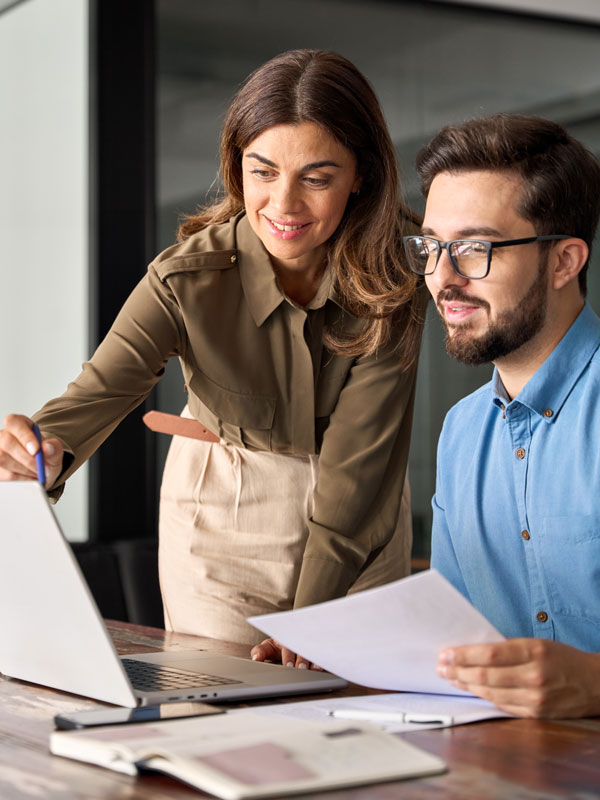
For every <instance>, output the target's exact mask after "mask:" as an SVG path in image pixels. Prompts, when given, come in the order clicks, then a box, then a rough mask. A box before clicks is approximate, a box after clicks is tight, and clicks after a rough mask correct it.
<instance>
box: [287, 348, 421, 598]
mask: <svg viewBox="0 0 600 800" xmlns="http://www.w3.org/2000/svg"><path fill="white" fill-rule="evenodd" d="M415 378H416V367H415V368H413V369H411V370H409V371H408V372H407V371H404V370H403V369H402V368H401V366H400V363H399V357H398V354H397V352H394V351H393V350H392V349H391V348H390V349H389V350H387V351H380V352H379V353H378V354H376V355H373V356H368V357H362V358H359V359H358V360H357V361H356V363H355V364H354V366H353V367H352V368H351V370H350V373H349V376H348V379H347V381H346V384H345V386H344V388H343V389H342V391H341V393H340V396H339V399H338V402H337V405H336V408H335V410H334V412H333V414H332V415H331V420H330V423H329V426H328V428H327V430H326V431H325V434H324V437H323V444H322V447H321V452H320V455H319V475H318V479H317V484H316V487H315V491H314V511H313V515H312V517H311V518H310V519H309V521H308V529H309V535H308V540H307V544H306V548H305V552H304V557H303V561H302V566H301V570H300V577H299V582H298V588H297V591H296V597H295V602H294V606H295V607H301V606H306V605H311V604H313V603H318V602H322V601H324V600H330V599H332V598H334V597H340V596H343V595H345V594H346V593H347V591H348V589H349V588H350V586H351V585H352V584H353V583H354V582H355V580H356V579H357V577H358V576H359V574H360V572H361V570H362V569H364V567H365V566H366V565H367V564H368V560H369V556H371V554H373V553H374V551H377V550H379V549H380V548H382V547H384V546H385V545H386V544H387V543H388V542H389V541H390V539H391V537H392V535H393V533H394V530H395V527H396V523H397V520H398V516H399V513H400V503H401V499H402V489H403V485H404V477H405V473H406V465H407V461H408V449H409V444H410V430H411V423H412V412H413V404H414V391H415Z"/></svg>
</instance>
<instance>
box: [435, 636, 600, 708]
mask: <svg viewBox="0 0 600 800" xmlns="http://www.w3.org/2000/svg"><path fill="white" fill-rule="evenodd" d="M437 673H438V675H439V676H440V677H442V678H446V679H447V680H448V681H449V682H450V683H451V684H452V686H455V687H457V688H459V689H465V690H466V691H468V692H472V693H473V694H476V695H478V696H479V697H483V698H484V699H485V700H489V701H490V702H491V703H493V704H494V705H495V706H497V707H498V708H500V709H501V710H502V711H507V712H508V713H509V714H515V715H517V716H519V717H536V718H546V719H549V718H555V719H560V718H563V719H565V718H572V717H586V716H587V717H592V716H596V715H600V653H586V652H585V651H583V650H577V649H576V648H574V647H570V646H569V645H566V644H561V643H560V642H554V641H549V640H547V639H508V640H506V641H504V642H496V643H494V644H477V645H467V646H463V647H450V648H447V649H446V650H442V652H441V653H440V655H439V661H438V666H437Z"/></svg>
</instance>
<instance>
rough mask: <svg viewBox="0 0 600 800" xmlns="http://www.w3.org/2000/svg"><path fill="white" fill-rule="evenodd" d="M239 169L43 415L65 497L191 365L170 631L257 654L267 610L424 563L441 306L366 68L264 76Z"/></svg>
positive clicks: (166, 532) (326, 59) (164, 513)
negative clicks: (425, 274) (149, 401)
mask: <svg viewBox="0 0 600 800" xmlns="http://www.w3.org/2000/svg"><path fill="white" fill-rule="evenodd" d="M221 168H222V177H223V183H224V187H225V196H224V198H223V199H222V200H221V201H219V202H217V203H216V204H215V205H211V206H208V207H206V208H204V209H202V210H200V211H199V213H198V214H197V215H194V216H189V217H188V218H187V219H186V220H185V221H184V223H183V225H182V226H181V229H180V237H179V238H180V242H179V244H176V245H175V246H173V247H171V248H169V249H168V250H166V251H165V252H164V253H162V254H160V255H159V256H158V257H157V258H156V259H155V261H154V262H153V263H152V264H151V265H150V267H149V269H148V273H147V275H146V276H145V277H144V279H143V280H142V281H141V282H140V284H139V285H138V286H137V287H136V288H135V289H134V291H133V293H132V294H131V296H130V297H129V299H128V300H127V301H126V303H125V305H124V307H123V308H122V310H121V312H120V313H119V315H118V317H117V319H116V320H115V323H114V325H113V327H112V328H111V330H110V332H109V333H108V335H107V337H106V339H105V340H104V341H103V342H102V343H101V345H100V346H99V348H98V349H97V351H96V352H95V354H94V356H93V357H92V359H91V360H90V362H88V363H87V364H85V365H84V368H83V371H82V372H81V374H80V375H79V377H78V378H77V379H76V380H75V381H74V382H73V383H71V384H70V385H69V387H68V389H67V391H66V392H65V394H64V395H63V396H62V397H60V398H57V399H55V400H52V401H50V402H49V403H47V404H46V405H45V406H44V407H43V408H42V409H41V411H40V412H38V413H37V414H36V415H35V416H34V418H33V419H34V420H35V421H36V422H37V423H38V425H39V427H40V429H41V431H42V435H43V438H44V443H43V452H44V457H45V460H46V464H47V475H48V477H47V483H46V486H47V489H48V492H49V494H50V496H51V497H54V498H57V497H58V496H59V495H60V493H61V491H62V489H63V486H64V483H65V481H66V480H67V479H68V477H69V476H70V475H71V474H72V473H73V472H74V470H75V469H77V468H78V467H79V466H80V465H81V464H82V463H83V462H84V461H85V460H86V459H87V458H89V456H90V455H91V454H92V453H93V452H94V450H95V449H96V448H97V447H98V446H99V445H100V444H101V443H102V441H103V440H104V439H105V438H106V437H107V436H108V435H109V434H110V433H111V431H112V430H114V428H115V427H116V426H117V425H118V423H119V422H120V421H121V420H122V419H123V418H124V417H125V416H126V414H127V413H128V412H130V411H131V410H132V409H133V408H135V407H136V406H137V405H139V404H140V403H141V402H142V401H143V400H144V398H145V397H147V395H148V394H149V392H150V391H151V389H152V387H153V386H154V385H155V383H156V382H157V381H158V380H159V379H160V377H161V375H162V374H163V371H164V367H165V364H166V362H167V360H168V359H169V358H171V357H174V356H177V357H178V358H179V359H180V362H181V366H182V370H183V375H184V379H185V384H186V391H187V406H186V408H185V409H184V412H183V416H187V417H191V418H192V419H194V420H196V421H197V422H198V423H201V424H202V426H204V428H205V429H208V431H209V434H208V435H207V437H206V438H208V439H209V440H210V441H199V440H197V439H192V438H187V437H185V436H175V437H174V439H173V442H172V445H171V449H170V452H169V456H168V458H167V463H166V466H165V473H164V477H163V484H162V489H161V504H160V526H159V527H160V546H159V568H160V579H161V590H162V595H163V603H164V610H165V624H166V627H167V628H169V629H174V630H178V631H184V632H189V633H197V634H201V635H207V636H213V637H217V638H221V639H229V640H234V641H238V642H243V643H248V644H255V643H256V642H258V641H259V640H260V639H261V635H260V633H259V632H258V631H256V630H255V629H254V628H252V627H251V626H249V625H248V624H247V623H246V621H245V618H246V617H247V616H250V615H251V614H259V613H266V612H269V611H278V610H283V609H287V608H290V607H292V606H296V607H298V606H302V605H307V604H311V603H315V602H319V601H323V600H327V599H330V598H333V597H338V596H340V595H344V594H346V592H348V591H349V590H350V589H352V590H356V589H362V588H367V587H368V586H372V585H378V584H381V583H385V582H387V581H389V580H393V579H395V578H398V577H401V576H403V575H405V574H407V572H408V570H409V556H410V544H411V528H410V509H409V500H408V494H407V492H406V491H404V493H403V486H404V483H405V472H406V462H407V455H408V445H409V436H410V424H411V416H412V403H413V392H414V381H415V362H416V356H417V350H418V345H419V338H420V331H421V316H422V314H421V310H422V303H421V300H420V299H419V296H418V295H417V294H415V279H414V277H413V276H412V274H411V273H410V272H409V271H408V270H407V269H406V267H405V265H404V263H403V256H402V255H401V236H402V234H403V233H404V232H405V231H406V230H410V229H411V225H412V223H413V222H414V220H413V219H412V216H411V214H410V212H408V211H407V210H406V209H404V208H403V207H402V206H401V205H400V204H399V201H398V198H397V188H398V187H397V172H396V162H395V153H394V149H393V146H392V143H391V141H390V137H389V134H388V132H387V129H386V126H385V122H384V120H383V117H382V114H381V110H380V108H379V105H378V102H377V99H376V98H375V95H374V94H373V91H372V89H371V88H370V86H369V84H368V83H367V82H366V80H365V79H364V77H363V76H362V75H361V74H360V73H359V72H358V71H357V70H356V68H355V67H354V66H353V65H352V64H351V63H350V62H349V61H347V60H346V59H344V58H343V57H341V56H339V55H337V54H335V53H330V52H326V51H310V50H298V51H291V52H288V53H284V54H282V55H280V56H278V57H276V58H274V59H272V60H271V61H269V62H268V63H267V64H265V65H263V66H262V67H260V68H259V69H258V70H257V71H256V72H255V73H253V74H252V75H251V76H250V77H249V79H248V80H247V82H246V83H245V84H244V86H243V87H242V88H241V89H240V91H239V92H238V94H237V96H236V97H235V99H234V100H233V103H232V105H231V108H230V110H229V112H228V115H227V118H226V121H225V124H224V129H223V133H222V140H221ZM31 426H32V420H30V419H28V418H27V417H23V416H18V415H11V416H10V417H8V418H7V420H6V423H5V430H4V431H3V432H2V434H1V436H0V478H3V479H5V480H7V479H13V478H16V477H19V478H34V477H35V462H34V458H33V454H34V453H35V452H36V451H37V443H36V440H35V438H34V436H33V434H32V430H31ZM199 427H200V426H199ZM401 498H402V504H401Z"/></svg>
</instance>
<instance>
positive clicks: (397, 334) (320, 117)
mask: <svg viewBox="0 0 600 800" xmlns="http://www.w3.org/2000/svg"><path fill="white" fill-rule="evenodd" d="M301 122H313V123H315V124H317V125H319V126H320V127H321V128H323V129H324V130H326V131H327V132H328V133H329V134H330V135H331V136H333V137H334V138H335V139H337V140H338V141H339V142H340V143H341V144H343V145H344V147H346V148H347V149H348V150H350V151H351V152H352V153H353V154H354V156H355V157H356V161H357V168H358V174H359V175H360V177H361V181H362V182H361V187H360V193H359V194H358V195H351V197H350V200H349V201H348V205H347V207H346V211H345V214H344V217H343V219H342V222H341V223H340V225H339V226H338V229H337V230H336V232H335V233H334V235H333V236H332V238H331V239H330V242H329V253H328V260H329V265H330V268H331V269H332V271H333V275H334V280H335V284H336V289H337V292H338V295H339V297H340V300H341V302H342V304H343V305H344V307H345V308H346V309H347V310H348V311H350V312H351V313H353V314H355V315H356V316H358V317H361V318H363V319H364V321H365V324H364V326H363V327H362V330H361V331H360V332H359V333H358V334H357V335H355V336H352V337H351V336H349V335H347V334H346V335H345V334H344V333H343V331H339V330H328V331H327V332H326V334H325V340H326V344H327V346H328V347H329V348H330V349H331V350H333V351H334V352H336V353H339V354H341V355H346V356H358V355H363V354H370V353H374V352H375V351H376V350H377V349H378V348H380V347H382V346H384V345H387V344H388V343H390V342H392V343H397V345H398V352H399V357H400V359H401V361H402V364H403V365H404V366H405V367H406V368H408V367H409V366H410V365H411V364H413V363H414V362H415V360H416V357H417V354H418V348H419V342H420V335H421V327H422V319H423V311H424V309H423V300H422V294H423V293H422V292H418V291H416V289H417V286H418V279H417V278H416V276H415V275H413V273H411V271H410V270H409V268H408V266H407V265H406V262H405V259H404V253H403V250H402V236H403V235H404V234H405V233H408V232H413V231H414V227H415V225H416V224H418V223H419V219H418V217H417V216H416V215H415V214H414V213H413V212H412V211H410V210H409V209H408V208H407V207H406V206H405V205H404V204H403V203H402V202H401V200H400V199H399V191H398V168H397V163H396V154H395V151H394V146H393V144H392V141H391V139H390V135H389V132H388V130H387V126H386V124H385V120H384V118H383V114H382V111H381V108H380V106H379V102H378V100H377V97H376V96H375V93H374V91H373V89H372V88H371V86H370V84H369V82H368V81H367V80H366V78H365V77H364V76H363V75H362V74H361V73H360V72H359V71H358V70H357V68H356V67H355V66H354V65H353V64H352V63H351V62H350V61H348V60H347V59H346V58H344V57H343V56H341V55H339V54H337V53H333V52H330V51H327V50H290V51H288V52H286V53H282V54H281V55H278V56H276V57H275V58H273V59H271V60H270V61H268V62H267V63H266V64H263V66H261V67H259V68H258V69H257V70H255V71H254V72H253V73H252V74H251V75H250V76H249V78H248V79H247V80H246V81H245V83H244V84H243V85H242V87H241V88H240V90H239V91H238V93H237V95H236V96H235V98H234V99H233V102H232V104H231V106H230V108H229V111H228V113H227V116H226V118H225V122H224V125H223V130H222V133H221V148H220V155H221V175H222V180H223V185H224V188H225V195H224V197H223V198H222V199H220V200H218V201H217V202H215V203H214V204H212V205H208V206H205V207H203V208H199V209H198V210H197V213H195V214H193V215H188V216H185V217H184V219H183V222H182V224H181V226H180V228H179V238H180V239H184V238H186V237H188V236H191V235H192V234H193V233H195V232H196V231H198V230H200V229H202V228H204V227H206V226H207V225H209V224H212V223H221V222H226V221H227V220H228V219H229V218H230V217H231V216H233V215H234V214H237V213H238V212H239V211H241V210H242V209H243V208H244V196H243V189H242V153H243V151H244V150H245V149H246V148H247V147H248V145H249V144H250V143H251V142H252V141H253V140H254V139H255V138H256V137H257V136H259V135H260V134H261V133H262V132H263V131H265V130H266V129H267V128H270V127H272V126H273V125H296V124H299V123H301Z"/></svg>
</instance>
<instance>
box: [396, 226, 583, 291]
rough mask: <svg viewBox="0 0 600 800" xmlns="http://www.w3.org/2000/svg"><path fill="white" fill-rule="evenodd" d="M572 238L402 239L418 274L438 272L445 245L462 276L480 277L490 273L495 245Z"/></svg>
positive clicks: (557, 236)
mask: <svg viewBox="0 0 600 800" xmlns="http://www.w3.org/2000/svg"><path fill="white" fill-rule="evenodd" d="M571 238H572V237H571V236H567V235H566V234H554V235H552V236H528V237H527V238H526V239H507V240H506V241H504V242H486V241H484V240H481V239H453V240H452V241H450V242H440V241H438V240H437V239H433V238H432V237H431V236H403V237H402V241H403V242H404V251H405V253H406V257H407V259H408V266H409V267H410V268H411V270H412V271H413V272H416V273H417V275H431V274H432V273H433V272H435V268H436V267H437V265H438V261H439V260H440V256H441V255H442V248H444V249H445V250H446V252H447V253H448V258H449V259H450V263H451V264H452V269H453V270H454V272H456V274H457V275H460V277H461V278H468V279H469V280H473V281H476V280H480V279H481V278H485V277H486V276H487V275H488V273H489V271H490V264H491V262H492V250H493V249H494V247H509V246H510V245H517V244H531V243H532V242H549V241H554V240H555V239H571Z"/></svg>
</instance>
